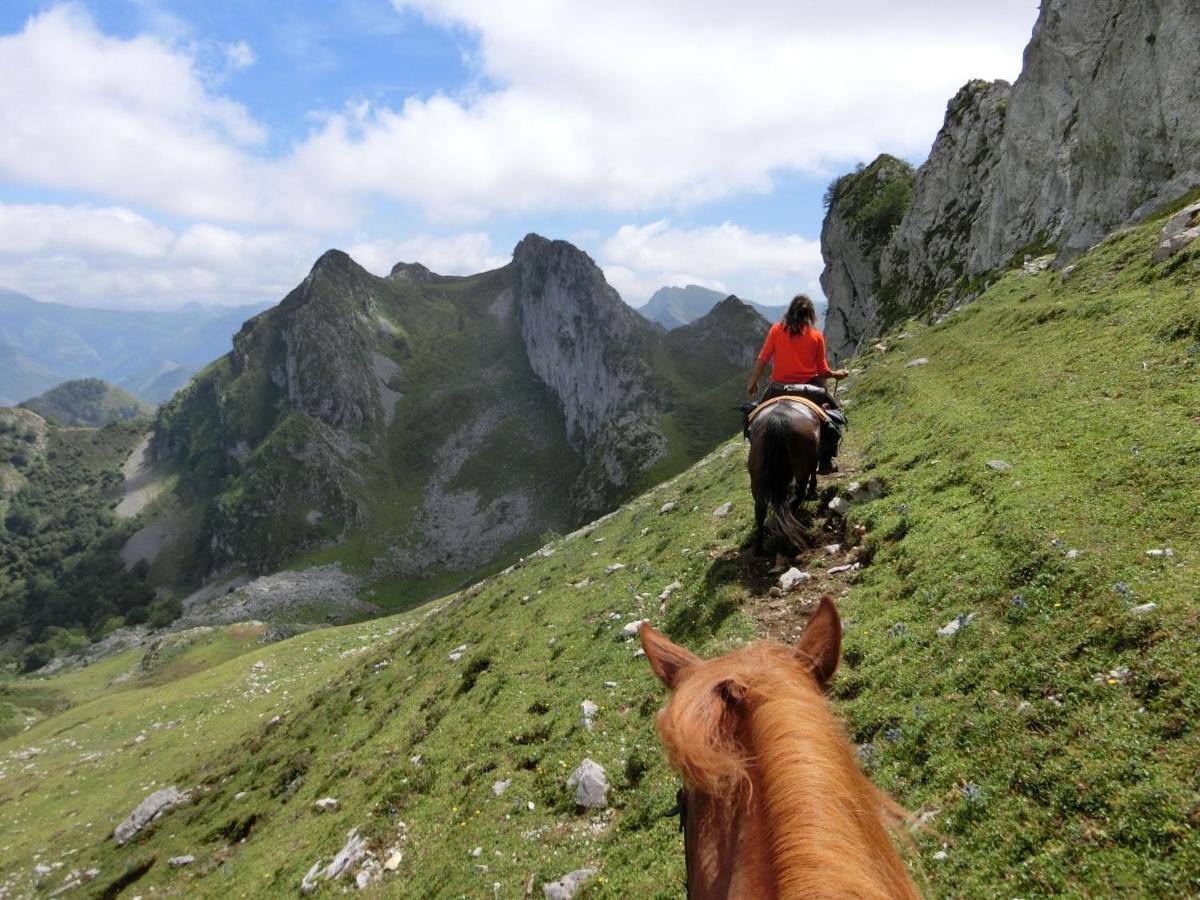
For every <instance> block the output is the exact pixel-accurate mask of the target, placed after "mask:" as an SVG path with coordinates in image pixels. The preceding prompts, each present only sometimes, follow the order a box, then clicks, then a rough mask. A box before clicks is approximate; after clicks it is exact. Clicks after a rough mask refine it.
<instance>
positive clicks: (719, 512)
mask: <svg viewBox="0 0 1200 900" xmlns="http://www.w3.org/2000/svg"><path fill="white" fill-rule="evenodd" d="M732 510H733V503H732V502H731V501H728V500H726V501H725V502H724V503H722V504H721V505H720V506H718V507H717V508H716V509H714V510H713V515H714V516H715V517H716V518H718V519H723V518H725V517H726V516H727V515H729V513H730V512H731V511H732Z"/></svg>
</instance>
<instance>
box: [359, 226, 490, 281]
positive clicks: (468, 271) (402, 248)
mask: <svg viewBox="0 0 1200 900" xmlns="http://www.w3.org/2000/svg"><path fill="white" fill-rule="evenodd" d="M346 252H347V253H349V254H350V256H351V257H352V258H353V259H354V260H355V262H357V263H358V264H359V265H360V266H362V267H363V268H364V269H366V270H367V271H368V272H371V273H373V274H375V275H380V276H382V275H387V274H388V273H389V272H391V271H392V266H394V265H395V264H396V263H398V262H408V263H413V262H417V263H421V265H423V266H425V267H426V268H427V269H429V270H430V271H433V272H436V273H438V274H439V275H474V274H476V273H478V272H487V271H490V270H491V269H498V268H500V267H501V266H503V265H507V264H508V262H509V261H510V260H511V259H512V255H511V254H509V255H502V254H497V253H496V252H495V251H494V250H493V249H492V241H491V238H490V237H489V236H488V235H487V234H486V233H484V232H479V231H475V232H468V233H465V234H457V235H452V236H450V237H433V236H417V237H411V238H407V239H405V240H388V239H379V240H372V241H361V242H359V243H356V244H353V245H351V246H350V247H348V248H347V249H346Z"/></svg>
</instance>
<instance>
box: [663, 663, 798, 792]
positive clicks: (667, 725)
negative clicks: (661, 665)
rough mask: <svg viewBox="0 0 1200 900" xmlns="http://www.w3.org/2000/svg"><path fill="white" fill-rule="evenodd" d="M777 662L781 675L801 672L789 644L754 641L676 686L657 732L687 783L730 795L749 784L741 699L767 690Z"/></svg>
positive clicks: (767, 692) (705, 790)
mask: <svg viewBox="0 0 1200 900" xmlns="http://www.w3.org/2000/svg"><path fill="white" fill-rule="evenodd" d="M781 665H786V667H787V671H786V672H785V673H784V675H785V677H789V678H794V677H799V678H803V677H804V674H803V672H802V671H801V670H800V668H799V667H797V666H796V665H795V656H794V654H793V653H792V651H791V650H790V649H789V648H786V647H784V646H782V645H770V644H758V645H755V646H754V647H752V648H748V649H746V650H744V651H741V652H739V653H736V654H732V655H730V656H726V657H722V658H721V660H720V662H719V663H718V662H717V661H710V662H709V663H708V664H703V663H702V664H700V665H698V666H696V667H695V669H694V670H693V671H692V672H690V673H689V675H688V677H687V678H686V679H685V680H684V682H683V683H682V684H680V685H679V686H678V688H677V689H676V691H675V692H674V694H673V695H672V697H671V700H670V702H669V703H668V704H667V706H666V708H664V709H663V710H662V712H660V713H659V717H658V733H659V737H661V738H662V741H663V744H664V745H665V746H666V748H667V752H668V754H669V756H670V759H671V764H672V765H673V766H674V767H675V768H676V770H678V771H679V773H680V774H681V775H682V776H683V780H684V783H685V784H686V785H687V786H688V787H689V788H692V789H696V790H700V791H703V792H704V793H706V794H709V795H710V796H713V797H716V798H729V797H731V796H732V795H733V794H734V793H736V792H737V791H738V790H739V789H740V788H741V787H743V786H745V787H749V784H750V772H749V767H750V762H751V760H750V759H749V757H748V756H747V752H746V749H745V747H744V746H743V745H742V743H741V742H740V740H739V734H738V728H739V725H740V722H741V717H742V715H743V713H744V709H743V708H742V707H741V704H742V703H743V702H750V701H748V700H747V699H746V698H747V697H748V695H750V694H756V695H762V694H763V693H766V694H769V693H770V692H771V686H770V679H771V677H773V676H774V677H777V676H778V675H779V674H780V673H781V670H780V666H781Z"/></svg>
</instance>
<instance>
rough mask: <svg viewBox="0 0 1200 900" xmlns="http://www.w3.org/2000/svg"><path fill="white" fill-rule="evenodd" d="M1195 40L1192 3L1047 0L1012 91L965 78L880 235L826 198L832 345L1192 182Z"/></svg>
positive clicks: (964, 292) (1195, 169) (953, 296)
mask: <svg viewBox="0 0 1200 900" xmlns="http://www.w3.org/2000/svg"><path fill="white" fill-rule="evenodd" d="M1197 46H1200V6H1198V5H1197V4H1196V3H1194V2H1191V0H1145V2H1139V3H1128V2H1124V0H1044V2H1043V3H1042V6H1041V12H1040V14H1039V16H1038V20H1037V23H1036V25H1035V27H1034V32H1033V37H1032V39H1031V40H1030V42H1029V45H1028V46H1027V47H1026V49H1025V59H1024V65H1023V68H1022V71H1021V74H1020V77H1018V79H1017V80H1016V82H1015V84H1013V85H1012V87H1011V90H1010V89H1009V87H1008V85H1006V84H1005V83H1004V82H992V83H990V84H989V83H987V82H981V81H976V82H971V83H970V84H968V85H966V86H965V87H964V88H963V89H962V90H961V91H959V93H958V95H957V96H956V97H955V98H954V99H953V100H952V101H951V102H950V104H949V106H948V108H947V114H946V120H945V124H944V125H943V127H942V130H941V131H940V132H939V134H938V136H937V140H936V141H935V142H934V145H933V148H932V150H931V152H930V155H929V158H928V160H927V161H926V162H925V163H924V164H923V165H922V166H921V167H920V169H919V170H918V172H917V179H916V185H915V189H914V199H913V203H912V205H911V207H909V209H908V211H907V213H906V214H905V216H904V219H903V220H902V221H901V223H900V225H899V227H898V228H897V229H896V231H895V233H894V234H893V235H892V236H891V237H890V238H889V239H888V242H887V246H886V247H883V248H882V249H880V250H879V252H878V253H877V254H874V255H872V253H871V252H868V251H870V250H874V249H875V248H874V247H867V248H864V247H863V246H862V243H861V242H855V241H854V240H853V239H851V238H852V236H849V237H848V236H847V234H846V233H845V232H846V229H845V228H844V220H845V219H846V218H847V217H848V216H851V215H853V214H854V212H855V209H854V208H853V207H851V208H847V207H846V206H845V205H844V204H843V205H839V204H833V205H831V206H830V210H829V213H828V214H827V217H826V223H825V225H826V227H825V229H824V230H823V232H822V252H823V254H824V256H825V260H826V270H825V274H824V275H822V285H823V286H824V287H825V292H826V296H827V297H828V298H829V302H830V309H829V326H828V327H827V330H828V331H830V332H832V334H833V340H831V342H830V343H831V346H835V347H836V346H848V347H855V346H861V344H862V343H863V342H864V341H865V340H866V339H867V338H869V337H871V336H872V334H873V333H874V332H877V331H879V330H881V329H883V328H886V327H888V326H889V325H891V324H892V323H893V322H895V321H897V320H898V319H900V318H903V317H904V316H907V315H911V314H913V313H917V312H923V311H927V310H931V309H934V308H938V307H942V306H945V305H952V304H954V303H958V302H962V301H964V300H967V299H970V298H971V297H972V296H973V295H974V293H975V291H976V286H977V285H978V284H979V283H980V281H981V280H983V279H984V278H985V277H986V275H987V273H988V272H990V271H992V270H994V269H996V268H998V267H1003V266H1007V265H1009V264H1012V263H1014V262H1020V261H1021V259H1022V258H1023V256H1024V255H1025V254H1026V253H1035V254H1036V253H1048V252H1052V253H1055V254H1056V255H1057V258H1058V260H1059V261H1060V262H1061V261H1065V260H1066V259H1069V258H1070V257H1072V256H1073V255H1075V254H1077V253H1078V252H1080V251H1081V250H1083V249H1086V248H1087V247H1088V246H1090V245H1092V244H1093V243H1095V242H1096V241H1097V240H1099V239H1100V238H1101V237H1103V236H1104V235H1105V234H1107V233H1108V232H1110V231H1112V230H1113V229H1114V228H1116V227H1118V226H1121V225H1123V224H1126V223H1128V222H1130V221H1133V220H1136V219H1138V218H1140V217H1141V216H1143V215H1144V214H1146V213H1147V212H1149V211H1151V210H1152V209H1154V208H1156V207H1158V206H1160V205H1162V204H1164V203H1166V202H1168V201H1170V200H1172V199H1174V198H1175V197H1177V196H1179V195H1180V194H1182V193H1184V192H1185V191H1187V190H1188V189H1190V188H1192V187H1194V186H1196V185H1197V184H1200V116H1197V115H1196V112H1197V110H1198V109H1200V64H1198V63H1197V60H1198V59H1200V55H1198V54H1197V51H1196V47H1197ZM851 273H852V276H851ZM864 284H865V285H868V287H867V288H865V289H864Z"/></svg>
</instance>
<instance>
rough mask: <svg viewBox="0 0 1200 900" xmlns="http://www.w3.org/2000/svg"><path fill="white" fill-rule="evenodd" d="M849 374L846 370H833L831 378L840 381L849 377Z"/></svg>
mask: <svg viewBox="0 0 1200 900" xmlns="http://www.w3.org/2000/svg"><path fill="white" fill-rule="evenodd" d="M849 374H850V372H849V370H847V369H835V370H834V372H833V377H834V378H837V379H838V380H841V379H843V378H846V377H847V376H849Z"/></svg>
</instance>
